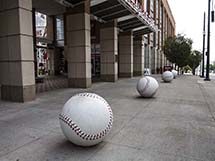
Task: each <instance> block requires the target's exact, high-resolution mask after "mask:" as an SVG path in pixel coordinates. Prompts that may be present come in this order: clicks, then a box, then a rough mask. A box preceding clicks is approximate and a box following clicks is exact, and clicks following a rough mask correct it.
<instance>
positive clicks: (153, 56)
mask: <svg viewBox="0 0 215 161" xmlns="http://www.w3.org/2000/svg"><path fill="white" fill-rule="evenodd" d="M156 60H157V53H156V49H155V47H151V73H152V74H155V72H156V65H157V64H156V63H157V62H156Z"/></svg>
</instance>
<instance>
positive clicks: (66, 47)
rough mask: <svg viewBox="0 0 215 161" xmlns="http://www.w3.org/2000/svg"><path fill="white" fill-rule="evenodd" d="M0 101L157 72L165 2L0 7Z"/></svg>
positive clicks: (169, 31) (53, 1) (30, 1)
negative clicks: (55, 85) (50, 85)
mask: <svg viewBox="0 0 215 161" xmlns="http://www.w3.org/2000/svg"><path fill="white" fill-rule="evenodd" d="M0 21H1V22H2V23H1V25H0V87H1V99H3V100H8V101H17V102H25V101H30V100H33V99H35V97H36V93H37V90H36V89H37V87H38V85H39V84H43V83H44V82H45V81H46V80H47V79H48V80H51V79H52V78H56V77H60V78H62V77H63V78H64V80H65V79H66V80H67V86H68V88H88V87H90V86H91V84H92V82H93V80H97V81H98V80H99V81H106V82H115V81H117V80H118V79H119V78H120V77H121V78H131V77H133V76H142V75H143V73H144V68H149V69H150V70H151V71H152V73H160V72H162V69H163V66H164V65H167V64H168V63H169V62H168V61H167V60H166V58H165V56H164V54H163V52H162V45H163V43H164V40H165V39H166V38H167V37H168V36H173V35H174V34H175V21H174V18H173V16H172V13H171V9H170V7H169V5H168V2H167V0H102V1H101V0H82V1H80V0H46V1H44V0H10V1H8V0H1V2H0Z"/></svg>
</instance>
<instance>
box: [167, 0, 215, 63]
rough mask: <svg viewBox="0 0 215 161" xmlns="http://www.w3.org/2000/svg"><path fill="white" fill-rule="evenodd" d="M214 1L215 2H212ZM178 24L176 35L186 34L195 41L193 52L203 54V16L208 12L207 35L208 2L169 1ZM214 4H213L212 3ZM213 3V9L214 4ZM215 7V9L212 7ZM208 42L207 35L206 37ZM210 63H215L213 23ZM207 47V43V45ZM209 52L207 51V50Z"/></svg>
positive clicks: (212, 28)
mask: <svg viewBox="0 0 215 161" xmlns="http://www.w3.org/2000/svg"><path fill="white" fill-rule="evenodd" d="M212 1H213V0H212ZM168 2H169V5H170V8H171V10H172V13H173V16H174V18H175V22H176V34H178V33H181V34H185V36H186V37H187V38H191V39H192V40H193V50H199V51H201V52H202V48H203V15H204V12H206V33H207V10H208V1H207V0H168ZM212 3H213V2H212ZM212 3H211V8H214V6H215V5H214V4H215V0H214V4H212ZM212 6H213V7H212ZM206 41H207V35H206ZM210 41H211V43H210V46H211V47H210V62H213V61H215V23H211V39H210ZM205 47H207V42H206V44H205ZM206 50H207V49H206Z"/></svg>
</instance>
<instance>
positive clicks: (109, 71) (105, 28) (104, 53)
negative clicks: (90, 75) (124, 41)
mask: <svg viewBox="0 0 215 161" xmlns="http://www.w3.org/2000/svg"><path fill="white" fill-rule="evenodd" d="M100 44H101V79H102V80H103V81H106V82H115V81H116V80H117V79H118V62H117V57H118V35H117V22H116V21H113V22H110V23H107V24H104V25H102V26H101V30H100Z"/></svg>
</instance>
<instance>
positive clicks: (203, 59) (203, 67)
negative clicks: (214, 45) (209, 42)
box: [201, 12, 205, 78]
mask: <svg viewBox="0 0 215 161" xmlns="http://www.w3.org/2000/svg"><path fill="white" fill-rule="evenodd" d="M204 76H205V12H204V20H203V49H202V75H201V77H202V78H203V77H204Z"/></svg>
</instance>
